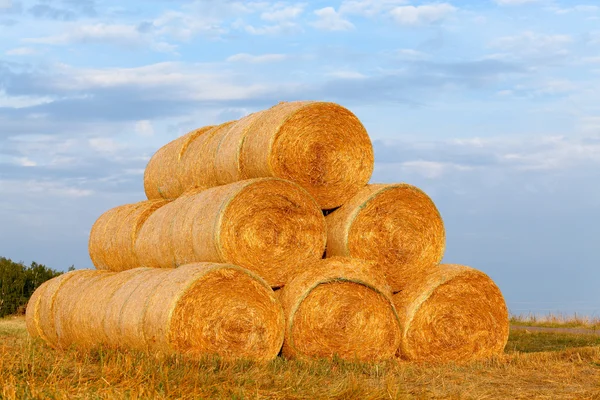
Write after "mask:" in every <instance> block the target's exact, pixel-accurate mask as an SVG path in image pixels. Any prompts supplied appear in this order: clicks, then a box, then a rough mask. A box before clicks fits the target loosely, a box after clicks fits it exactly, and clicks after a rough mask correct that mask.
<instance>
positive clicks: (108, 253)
mask: <svg viewBox="0 0 600 400" xmlns="http://www.w3.org/2000/svg"><path fill="white" fill-rule="evenodd" d="M165 204H167V201H165V200H147V201H142V202H139V203H133V204H125V205H123V206H119V207H115V208H113V209H111V210H109V211H107V212H106V213H104V214H102V215H101V216H100V218H99V219H98V221H96V223H95V224H94V226H93V227H92V231H91V232H90V239H89V245H88V248H89V252H90V258H91V259H92V262H93V263H94V265H95V266H96V268H97V269H101V270H110V271H123V270H127V269H132V268H137V267H139V266H140V260H139V259H138V257H137V254H136V252H135V242H136V239H137V236H138V234H139V231H140V229H141V227H142V225H144V223H145V222H146V220H147V219H148V218H149V217H150V216H151V215H152V214H153V213H154V212H155V211H156V210H158V209H160V208H161V207H162V206H164V205H165Z"/></svg>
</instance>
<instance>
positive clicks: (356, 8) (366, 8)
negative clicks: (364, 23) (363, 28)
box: [340, 0, 408, 17]
mask: <svg viewBox="0 0 600 400" xmlns="http://www.w3.org/2000/svg"><path fill="white" fill-rule="evenodd" d="M406 3H408V0H344V1H343V2H342V4H341V5H340V14H356V15H362V16H364V17H373V16H376V15H379V14H381V13H384V12H387V11H389V10H391V9H393V8H394V7H397V6H399V5H402V4H406Z"/></svg>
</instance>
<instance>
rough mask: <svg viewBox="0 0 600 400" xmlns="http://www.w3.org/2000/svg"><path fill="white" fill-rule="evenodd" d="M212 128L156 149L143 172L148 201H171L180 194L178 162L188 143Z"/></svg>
mask: <svg viewBox="0 0 600 400" xmlns="http://www.w3.org/2000/svg"><path fill="white" fill-rule="evenodd" d="M212 128H213V127H212V126H205V127H203V128H200V129H196V130H194V131H192V132H189V133H187V134H185V135H183V136H181V137H179V138H177V139H175V140H173V141H171V142H169V143H167V144H166V145H165V146H163V147H161V148H160V149H158V151H157V152H156V153H155V154H154V155H153V156H152V158H150V161H149V162H148V165H147V166H146V170H145V171H144V191H145V192H146V197H148V199H167V200H173V199H175V198H177V196H179V195H180V194H181V192H182V191H183V189H182V186H181V182H180V177H181V171H180V168H181V165H180V160H181V158H182V157H183V155H184V154H185V152H186V150H187V148H188V146H189V144H190V142H192V141H193V140H194V139H196V138H197V137H198V136H201V135H203V134H204V133H206V132H207V131H209V130H210V129H212Z"/></svg>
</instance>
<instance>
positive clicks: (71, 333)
mask: <svg viewBox="0 0 600 400" xmlns="http://www.w3.org/2000/svg"><path fill="white" fill-rule="evenodd" d="M77 272H78V273H77V274H75V275H74V276H73V277H72V278H70V279H68V280H67V281H65V282H64V283H63V284H62V285H60V288H59V289H58V290H57V292H56V298H55V300H54V310H53V311H54V328H55V331H56V336H57V338H58V341H57V346H58V347H60V348H66V347H69V346H71V345H72V344H76V343H78V336H77V334H78V332H79V330H81V329H86V326H85V325H80V322H79V321H76V319H78V318H79V315H78V313H79V308H80V307H81V305H82V302H81V300H80V299H81V297H82V295H84V294H85V293H86V292H87V291H88V290H89V288H90V287H91V286H92V285H93V284H94V283H95V281H97V280H100V279H103V278H104V277H106V276H108V275H111V273H110V272H108V271H97V270H92V269H89V270H79V271H77ZM88 301H90V300H89V299H88ZM91 301H97V299H93V300H91Z"/></svg>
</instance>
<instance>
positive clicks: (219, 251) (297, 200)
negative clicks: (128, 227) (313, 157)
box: [136, 178, 327, 286]
mask: <svg viewBox="0 0 600 400" xmlns="http://www.w3.org/2000/svg"><path fill="white" fill-rule="evenodd" d="M163 210H165V211H164V215H163V214H161V215H159V214H158V213H155V214H154V215H153V216H152V217H151V218H150V220H152V219H154V218H156V219H157V220H158V219H159V217H160V218H162V219H161V222H160V224H161V226H163V227H164V226H168V227H169V228H164V229H153V226H157V225H158V224H159V222H158V221H157V222H152V223H148V224H145V225H144V226H143V227H142V229H141V231H140V234H139V236H138V240H137V242H136V251H137V253H138V255H140V258H141V259H142V265H143V266H148V267H149V266H160V267H164V268H169V267H173V259H174V263H175V266H179V265H184V264H188V263H191V262H203V261H206V262H227V263H232V264H235V265H239V266H241V267H244V268H247V269H249V270H251V271H253V272H255V273H257V274H258V275H260V276H261V277H263V278H264V279H265V280H266V281H267V282H268V283H269V284H270V285H271V286H282V285H284V284H285V282H287V280H288V279H289V278H290V276H291V275H292V274H293V273H294V271H295V268H296V266H297V265H298V264H299V263H301V262H304V261H311V260H313V261H316V260H318V259H320V258H321V257H322V254H323V251H324V248H325V242H326V239H327V238H326V228H325V219H324V217H323V214H322V213H321V210H320V208H319V206H318V204H316V202H315V201H314V199H313V198H312V197H311V196H310V195H309V194H308V193H307V192H306V191H305V190H304V189H302V188H301V187H300V186H298V185H297V184H295V183H293V182H290V181H285V180H282V179H276V178H262V179H251V180H245V181H240V182H236V183H232V184H229V185H224V186H218V187H214V188H211V189H207V190H204V191H201V192H199V193H198V194H196V195H190V196H187V197H185V198H180V199H178V200H175V201H174V202H173V203H172V204H170V205H169V206H168V209H167V208H163ZM159 211H160V210H159ZM167 213H168V216H167ZM169 220H170V221H169ZM158 243H170V248H167V246H166V245H163V246H156V244H158ZM151 247H154V249H153V250H151ZM151 251H152V257H150V256H148V257H145V256H143V255H142V254H143V253H144V252H148V253H149V252H151ZM145 258H148V259H150V258H151V259H152V264H151V263H146V262H144V261H143V260H144V259H145Z"/></svg>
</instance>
